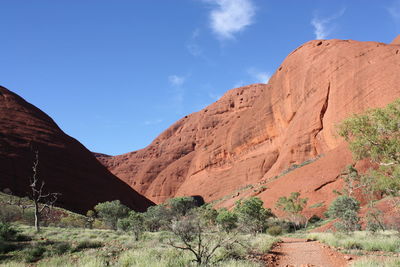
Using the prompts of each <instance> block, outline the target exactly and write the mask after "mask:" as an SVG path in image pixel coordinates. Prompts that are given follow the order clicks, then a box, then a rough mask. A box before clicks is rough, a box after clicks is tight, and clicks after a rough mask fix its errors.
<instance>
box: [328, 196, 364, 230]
mask: <svg viewBox="0 0 400 267" xmlns="http://www.w3.org/2000/svg"><path fill="white" fill-rule="evenodd" d="M359 210H360V203H359V202H358V201H357V200H356V199H355V198H353V197H349V196H339V197H337V198H336V199H335V200H334V201H333V202H332V204H331V205H330V206H329V209H328V214H329V217H332V218H338V219H339V220H340V222H339V223H337V224H336V227H337V228H338V230H341V231H344V232H352V231H356V230H359V229H360V228H361V226H360V224H359V220H360V219H359V217H358V215H357V212H358V211H359Z"/></svg>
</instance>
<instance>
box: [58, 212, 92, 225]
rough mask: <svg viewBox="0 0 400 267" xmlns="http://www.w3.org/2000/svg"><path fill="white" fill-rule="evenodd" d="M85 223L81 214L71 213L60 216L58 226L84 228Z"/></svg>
mask: <svg viewBox="0 0 400 267" xmlns="http://www.w3.org/2000/svg"><path fill="white" fill-rule="evenodd" d="M85 225H86V220H85V218H84V217H83V216H76V215H73V214H69V215H68V216H66V217H63V218H61V220H60V222H59V226H60V227H75V228H84V227H85Z"/></svg>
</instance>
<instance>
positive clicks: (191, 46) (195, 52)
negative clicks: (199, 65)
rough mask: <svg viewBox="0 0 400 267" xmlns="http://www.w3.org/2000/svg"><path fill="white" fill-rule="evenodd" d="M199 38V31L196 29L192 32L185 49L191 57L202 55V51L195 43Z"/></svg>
mask: <svg viewBox="0 0 400 267" xmlns="http://www.w3.org/2000/svg"><path fill="white" fill-rule="evenodd" d="M199 36H200V30H199V29H198V28H197V29H195V30H194V31H193V32H192V35H191V36H190V39H189V41H188V42H187V44H186V49H187V50H188V51H189V53H190V54H192V56H195V57H198V56H201V55H202V54H203V51H202V49H201V47H200V45H199V44H198V43H197V39H198V38H199Z"/></svg>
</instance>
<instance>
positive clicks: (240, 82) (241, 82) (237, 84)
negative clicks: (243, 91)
mask: <svg viewBox="0 0 400 267" xmlns="http://www.w3.org/2000/svg"><path fill="white" fill-rule="evenodd" d="M244 85H246V83H245V81H243V80H240V81H238V82H236V83H235V84H234V85H233V88H238V87H242V86H244Z"/></svg>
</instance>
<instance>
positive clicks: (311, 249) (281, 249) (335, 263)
mask: <svg viewBox="0 0 400 267" xmlns="http://www.w3.org/2000/svg"><path fill="white" fill-rule="evenodd" d="M267 257H268V263H267V265H266V266H268V267H281V266H283V267H344V266H348V264H349V263H350V262H351V258H350V257H349V256H345V255H343V254H341V253H339V252H337V251H335V250H333V249H331V248H329V247H328V246H326V245H323V244H321V243H319V242H317V241H308V242H307V240H306V239H298V238H282V243H279V244H278V245H276V246H275V247H274V248H273V249H272V251H271V252H270V254H268V256H267ZM349 259H350V260H349Z"/></svg>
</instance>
